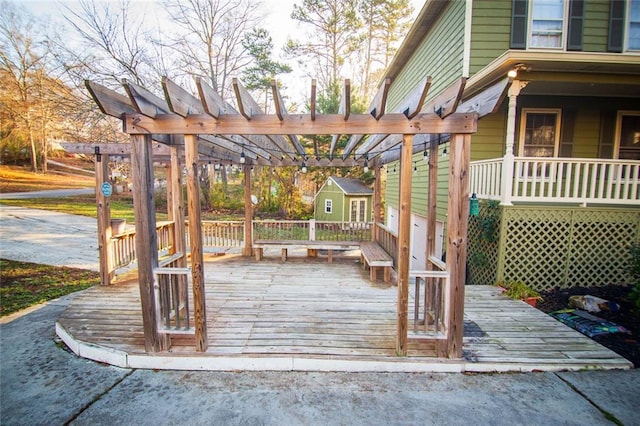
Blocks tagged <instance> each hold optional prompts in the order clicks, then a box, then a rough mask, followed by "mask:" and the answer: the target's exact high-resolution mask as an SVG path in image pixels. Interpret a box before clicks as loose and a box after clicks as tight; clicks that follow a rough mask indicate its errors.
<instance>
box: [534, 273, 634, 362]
mask: <svg viewBox="0 0 640 426" xmlns="http://www.w3.org/2000/svg"><path fill="white" fill-rule="evenodd" d="M629 290H630V287H626V286H615V285H610V286H605V287H592V288H585V287H573V288H570V289H564V290H551V291H547V292H544V293H542V297H543V298H544V300H543V301H541V302H538V305H537V308H538V309H540V310H541V311H543V312H545V313H549V312H553V311H557V310H561V309H568V308H570V307H569V297H570V296H574V295H591V296H596V297H600V298H602V299H606V300H609V301H611V302H616V303H617V304H618V305H620V309H619V310H618V311H617V312H611V311H601V312H597V313H592V315H594V316H597V317H599V318H602V319H605V320H607V321H611V322H613V323H615V324H617V325H621V326H623V327H625V328H626V329H627V330H629V331H631V335H629V334H624V333H614V334H605V335H601V336H596V337H594V338H593V340H595V341H596V342H598V343H600V344H601V345H603V346H606V347H607V348H609V349H611V350H612V351H614V352H616V353H617V354H619V355H621V356H623V357H625V358H626V359H628V360H629V361H631V362H633V365H634V367H636V368H638V367H640V313H639V312H635V311H634V309H633V308H634V306H633V303H632V302H631V300H630V299H629V298H628V293H629Z"/></svg>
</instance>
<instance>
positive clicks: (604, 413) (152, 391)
mask: <svg viewBox="0 0 640 426" xmlns="http://www.w3.org/2000/svg"><path fill="white" fill-rule="evenodd" d="M5 209H6V207H5V206H2V207H0V211H3V213H2V214H3V216H2V219H1V220H0V228H1V229H2V234H0V235H1V240H0V243H1V245H2V252H1V254H0V255H1V256H2V257H4V256H5V253H11V252H13V251H14V249H13V247H14V241H13V240H11V239H9V237H10V236H11V235H15V234H9V233H7V232H6V231H5V229H4V228H5V223H6V222H5V220H4V217H5V216H4V215H5V214H6V211H7V210H5ZM27 213H29V212H24V211H23V212H22V216H21V217H25V215H26V214H27ZM12 214H14V216H20V215H19V214H18V213H17V212H12ZM33 214H34V216H35V217H36V218H37V220H38V221H42V222H48V219H47V218H48V217H49V216H48V215H42V214H40V213H37V212H35V213H33ZM12 220H13V221H14V222H17V223H25V225H26V228H27V229H28V228H30V227H31V226H32V225H33V223H34V220H36V219H32V220H26V219H17V218H14V219H12ZM20 220H24V222H20ZM60 220H61V218H59V217H58V218H57V219H52V222H51V223H52V225H53V224H55V223H57V222H59V221H60ZM63 222H64V223H67V224H71V225H72V226H70V227H68V228H67V231H66V232H65V233H63V234H58V235H57V237H56V238H43V239H41V240H40V241H39V243H38V244H37V246H38V247H39V249H38V250H37V251H38V252H44V253H50V252H64V253H63V254H61V253H57V254H56V256H59V257H56V256H52V257H50V259H51V258H60V259H63V261H64V259H74V258H77V257H78V256H79V255H80V254H79V253H77V251H79V250H80V251H82V250H87V246H84V245H83V244H70V243H68V242H67V240H68V239H70V240H72V241H73V240H74V239H75V238H79V237H78V234H84V235H85V236H84V238H85V239H86V241H88V240H90V239H91V238H92V237H91V235H94V234H95V221H94V223H93V224H90V223H88V222H84V225H81V223H83V222H82V220H81V219H80V218H76V217H73V218H69V219H67V220H66V221H63ZM14 226H17V225H14ZM27 229H24V231H25V232H26V231H27ZM63 229H64V228H63ZM14 232H15V231H14ZM94 238H95V235H94ZM22 244H24V242H22V241H19V242H18V243H17V246H20V245H22ZM94 244H95V243H94ZM93 254H94V255H95V257H96V259H95V260H94V262H97V251H96V250H94V252H93ZM45 257H46V256H45ZM31 259H32V261H37V262H40V261H41V259H40V258H39V257H38V256H36V255H35V254H33V256H32V258H31ZM43 263H44V262H43ZM88 263H91V262H88ZM62 264H66V262H65V263H62ZM73 297H74V296H73V295H71V296H67V297H65V298H62V299H60V300H57V301H54V302H51V303H48V304H46V305H43V306H40V307H38V308H36V309H32V310H31V311H30V312H29V313H26V314H25V313H22V314H18V315H14V316H10V317H5V318H3V319H2V320H0V424H2V425H31V424H33V425H36V424H79V425H83V424H91V425H94V424H96V425H100V424H105V425H107V424H108V425H114V424H140V425H145V424H154V425H158V424H161V425H162V424H176V423H183V424H189V425H199V424H203V425H204V424H206V425H209V424H222V425H239V424H243V425H254V424H256V425H257V424H260V425H283V424H284V425H327V424H337V425H342V424H344V425H347V424H348V425H388V424H407V425H413V424H416V425H417V424H419V425H432V424H433V425H441V424H447V425H468V424H481V425H484V424H492V425H519V424H522V425H525V424H527V425H528V424H567V425H573V424H575V425H584V424H589V425H601V424H602V425H604V424H613V423H611V421H610V420H608V419H609V418H615V419H616V420H617V421H619V422H620V423H622V424H625V425H640V419H639V418H638V417H637V415H636V412H637V411H638V410H639V409H640V399H639V398H638V395H640V372H639V370H629V371H606V372H598V371H593V372H579V373H556V374H553V373H529V374H504V375H501V374H480V375H463V374H443V373H440V374H421V373H413V374H405V373H402V374H400V373H357V374H353V373H352V374H348V373H293V372H285V373H282V372H277V373H276V372H269V373H266V372H265V373H261V372H237V373H218V372H202V371H201V372H197V371H154V370H132V369H122V368H117V367H111V366H105V365H103V364H99V363H95V362H92V361H88V360H86V359H83V358H78V357H76V356H75V355H73V354H71V353H69V352H68V351H67V350H65V348H64V347H63V346H62V345H60V344H59V342H57V339H56V337H55V332H54V324H55V321H56V319H57V318H58V316H59V315H60V313H61V312H62V311H63V310H64V307H65V306H66V305H67V304H68V302H69V301H70V300H71V299H72V298H73Z"/></svg>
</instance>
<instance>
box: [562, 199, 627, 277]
mask: <svg viewBox="0 0 640 426" xmlns="http://www.w3.org/2000/svg"><path fill="white" fill-rule="evenodd" d="M638 216H639V214H638V213H637V212H636V213H632V212H628V213H627V212H620V213H618V214H615V215H614V214H611V212H597V211H596V212H592V213H591V214H588V212H586V211H585V212H581V211H577V212H576V213H575V215H574V223H573V233H572V240H571V249H570V258H571V259H573V261H572V262H571V263H570V265H569V268H568V271H567V281H568V282H569V283H575V284H573V285H582V286H602V285H607V284H618V283H622V282H627V274H626V273H625V267H626V264H627V261H628V247H629V244H631V242H633V241H635V238H634V237H635V236H636V235H637V232H638Z"/></svg>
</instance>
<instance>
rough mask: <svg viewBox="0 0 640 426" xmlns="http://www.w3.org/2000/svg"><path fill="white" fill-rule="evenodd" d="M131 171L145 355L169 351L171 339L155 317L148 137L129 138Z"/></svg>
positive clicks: (153, 224)
mask: <svg viewBox="0 0 640 426" xmlns="http://www.w3.org/2000/svg"><path fill="white" fill-rule="evenodd" d="M131 171H132V183H133V206H134V212H135V223H136V255H137V258H138V285H139V287H140V304H141V306H142V324H143V328H144V347H145V350H146V351H147V352H158V351H162V350H166V349H168V348H169V344H170V340H169V336H168V335H163V334H160V333H158V323H157V322H158V320H159V319H158V318H156V314H155V313H156V309H155V289H154V286H153V281H154V279H153V270H154V269H155V268H157V267H158V237H157V234H156V212H155V195H154V186H153V155H152V151H151V136H150V135H131Z"/></svg>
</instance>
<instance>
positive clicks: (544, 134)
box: [520, 109, 560, 157]
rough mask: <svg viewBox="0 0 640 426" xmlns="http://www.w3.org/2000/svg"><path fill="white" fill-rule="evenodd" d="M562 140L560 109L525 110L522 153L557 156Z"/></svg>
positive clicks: (531, 155)
mask: <svg viewBox="0 0 640 426" xmlns="http://www.w3.org/2000/svg"><path fill="white" fill-rule="evenodd" d="M559 141H560V110H551V109H550V110H547V109H544V110H542V109H540V110H527V109H525V110H523V111H522V123H521V128H520V155H521V156H524V157H556V156H557V155H558V144H559Z"/></svg>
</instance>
